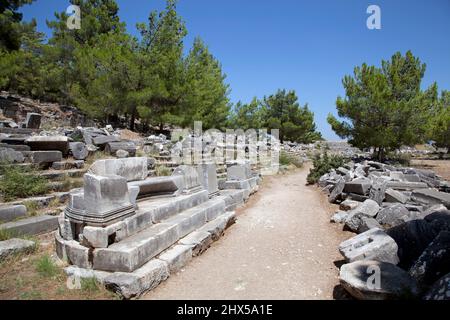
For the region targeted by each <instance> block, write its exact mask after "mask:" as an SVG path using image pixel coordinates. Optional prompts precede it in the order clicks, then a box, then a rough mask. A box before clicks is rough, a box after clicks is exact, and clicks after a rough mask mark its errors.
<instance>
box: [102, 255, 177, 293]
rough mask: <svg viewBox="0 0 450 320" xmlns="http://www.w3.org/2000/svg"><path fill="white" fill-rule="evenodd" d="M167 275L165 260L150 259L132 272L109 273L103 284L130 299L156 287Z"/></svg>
mask: <svg viewBox="0 0 450 320" xmlns="http://www.w3.org/2000/svg"><path fill="white" fill-rule="evenodd" d="M169 275H170V271H169V267H168V265H167V263H166V262H165V261H162V260H159V259H152V260H151V261H149V262H148V263H147V264H145V265H144V266H142V267H141V268H139V269H138V270H136V271H135V272H133V273H122V272H115V273H113V274H111V275H110V276H108V277H106V278H105V279H104V284H105V286H106V287H107V288H108V289H110V290H112V291H114V292H115V293H117V294H119V295H121V296H122V297H123V298H125V299H131V298H134V297H139V296H140V295H142V294H143V293H145V292H147V291H149V290H152V289H154V288H156V287H157V286H158V285H159V284H160V283H161V282H162V281H164V280H166V279H167V278H168V277H169Z"/></svg>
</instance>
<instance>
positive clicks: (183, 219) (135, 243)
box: [93, 198, 225, 272]
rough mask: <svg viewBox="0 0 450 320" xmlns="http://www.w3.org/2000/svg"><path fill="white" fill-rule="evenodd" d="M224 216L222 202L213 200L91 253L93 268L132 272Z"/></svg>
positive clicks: (223, 203)
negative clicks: (188, 235) (221, 215)
mask: <svg viewBox="0 0 450 320" xmlns="http://www.w3.org/2000/svg"><path fill="white" fill-rule="evenodd" d="M224 213H225V201H224V200H223V199H220V198H213V199H211V200H208V201H207V202H204V203H202V204H200V205H198V206H196V207H194V208H191V209H189V210H185V211H183V212H182V213H179V214H177V215H176V216H173V217H171V218H169V219H166V220H164V221H162V222H161V223H158V224H155V225H153V226H151V227H148V228H146V229H145V230H143V231H141V232H138V233H136V234H134V235H133V236H131V237H128V238H126V239H124V240H122V241H120V242H119V243H115V244H113V245H111V246H109V247H108V248H104V249H96V250H94V252H93V268H94V269H96V270H103V271H122V272H133V271H134V270H136V269H137V268H139V267H141V266H142V265H144V264H145V263H146V262H148V261H149V260H150V259H151V258H153V257H155V256H156V255H157V254H159V253H161V252H162V251H164V250H165V249H167V248H169V247H170V246H171V245H173V244H174V243H175V242H177V241H178V240H179V239H180V238H183V237H184V236H186V235H187V234H189V233H191V232H193V231H194V230H196V229H198V228H200V227H202V226H203V225H204V224H205V223H207V222H209V221H212V220H214V219H215V218H217V217H218V216H219V215H220V214H224Z"/></svg>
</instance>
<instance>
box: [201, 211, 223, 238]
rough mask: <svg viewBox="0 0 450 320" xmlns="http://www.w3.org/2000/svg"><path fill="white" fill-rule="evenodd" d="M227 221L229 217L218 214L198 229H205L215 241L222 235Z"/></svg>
mask: <svg viewBox="0 0 450 320" xmlns="http://www.w3.org/2000/svg"><path fill="white" fill-rule="evenodd" d="M228 221H229V217H227V216H219V217H218V218H217V219H214V220H212V221H210V222H208V223H207V224H205V225H204V226H203V227H201V228H199V229H198V231H200V232H202V231H206V232H208V233H210V234H211V236H212V240H213V241H217V240H219V238H220V237H221V236H222V235H223V232H224V231H225V228H226V227H227V224H228Z"/></svg>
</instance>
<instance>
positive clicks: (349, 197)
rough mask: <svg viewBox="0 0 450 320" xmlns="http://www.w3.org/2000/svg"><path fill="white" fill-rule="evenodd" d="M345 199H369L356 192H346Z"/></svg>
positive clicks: (358, 200) (360, 200) (361, 200)
mask: <svg viewBox="0 0 450 320" xmlns="http://www.w3.org/2000/svg"><path fill="white" fill-rule="evenodd" d="M347 199H349V200H352V201H356V202H364V201H366V200H367V199H369V197H368V196H362V195H360V194H356V193H349V194H347Z"/></svg>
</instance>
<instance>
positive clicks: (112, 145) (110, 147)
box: [105, 141, 137, 157]
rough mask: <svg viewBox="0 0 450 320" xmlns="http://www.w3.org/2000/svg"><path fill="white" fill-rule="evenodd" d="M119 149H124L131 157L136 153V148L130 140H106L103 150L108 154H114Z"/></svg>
mask: <svg viewBox="0 0 450 320" xmlns="http://www.w3.org/2000/svg"><path fill="white" fill-rule="evenodd" d="M119 150H123V151H126V152H128V154H129V155H130V156H131V157H134V156H135V155H136V150H137V148H136V145H135V144H134V143H133V142H131V141H121V142H108V143H107V144H106V145H105V152H107V153H109V154H116V153H117V151H119Z"/></svg>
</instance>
